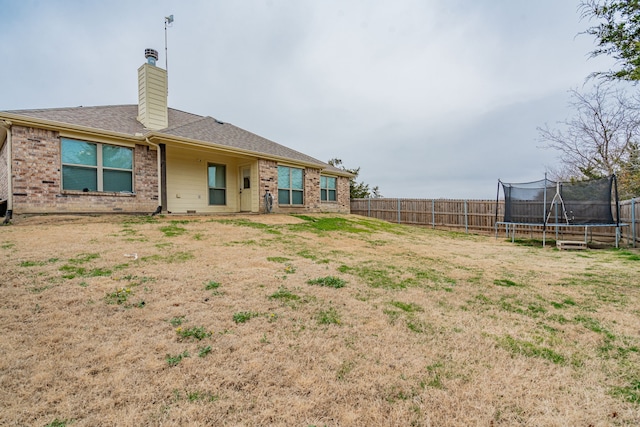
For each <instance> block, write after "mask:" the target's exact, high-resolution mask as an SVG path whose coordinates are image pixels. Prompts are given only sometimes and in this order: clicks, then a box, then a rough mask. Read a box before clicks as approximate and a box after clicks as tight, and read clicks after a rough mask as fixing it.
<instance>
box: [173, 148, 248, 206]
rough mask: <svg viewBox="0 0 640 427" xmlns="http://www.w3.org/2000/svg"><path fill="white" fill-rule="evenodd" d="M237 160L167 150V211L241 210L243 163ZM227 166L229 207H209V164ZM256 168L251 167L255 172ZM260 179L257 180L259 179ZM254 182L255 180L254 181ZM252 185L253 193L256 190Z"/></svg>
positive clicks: (210, 154)
mask: <svg viewBox="0 0 640 427" xmlns="http://www.w3.org/2000/svg"><path fill="white" fill-rule="evenodd" d="M238 160H239V159H236V158H234V157H229V156H223V155H216V154H215V153H212V152H208V151H199V150H191V149H185V148H180V149H177V148H175V147H167V205H168V206H167V210H168V211H169V212H172V213H187V211H196V213H232V212H238V211H239V209H240V200H239V196H240V194H239V190H240V187H239V182H240V178H239V177H238V170H239V169H238V167H239V164H240V162H241V163H246V160H240V162H239V161H238ZM209 163H215V164H219V165H225V166H226V174H227V175H226V185H227V194H226V195H227V204H226V206H209V189H208V185H207V165H208V164H209ZM254 169H257V168H254V167H252V176H253V170H254ZM256 180H257V178H256ZM254 182H255V181H254ZM253 188H255V187H254V186H253V185H252V192H253V191H255V190H254V189H253Z"/></svg>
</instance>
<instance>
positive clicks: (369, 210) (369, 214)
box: [367, 197, 371, 218]
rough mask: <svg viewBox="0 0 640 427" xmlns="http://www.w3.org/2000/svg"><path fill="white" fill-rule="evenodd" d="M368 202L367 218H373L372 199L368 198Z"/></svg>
mask: <svg viewBox="0 0 640 427" xmlns="http://www.w3.org/2000/svg"><path fill="white" fill-rule="evenodd" d="M367 201H368V202H369V207H368V208H367V216H368V217H369V218H371V197H367Z"/></svg>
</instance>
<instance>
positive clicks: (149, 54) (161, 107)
mask: <svg viewBox="0 0 640 427" xmlns="http://www.w3.org/2000/svg"><path fill="white" fill-rule="evenodd" d="M144 57H145V58H146V59H147V62H146V63H144V64H143V65H142V66H141V67H140V68H138V121H139V122H140V123H142V124H143V125H144V127H146V128H147V129H152V130H159V129H164V128H166V127H168V126H169V117H168V113H167V71H166V70H163V69H162V68H160V67H156V61H157V60H158V51H157V50H154V49H145V51H144Z"/></svg>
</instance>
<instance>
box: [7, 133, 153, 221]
mask: <svg viewBox="0 0 640 427" xmlns="http://www.w3.org/2000/svg"><path fill="white" fill-rule="evenodd" d="M12 135H13V137H12V146H13V158H12V168H13V211H14V214H22V213H110V212H130V213H143V212H149V213H150V212H153V211H154V210H155V208H156V207H157V206H158V204H159V202H158V173H157V171H158V168H157V160H156V159H157V157H156V155H157V154H156V151H152V150H150V149H149V147H147V146H144V145H136V146H135V149H134V171H133V175H134V183H133V186H134V191H135V194H133V195H131V194H119V193H110V192H87V193H83V192H79V191H63V190H62V172H61V164H60V139H59V136H58V133H57V132H55V131H49V130H44V129H36V128H27V127H22V126H13V128H12Z"/></svg>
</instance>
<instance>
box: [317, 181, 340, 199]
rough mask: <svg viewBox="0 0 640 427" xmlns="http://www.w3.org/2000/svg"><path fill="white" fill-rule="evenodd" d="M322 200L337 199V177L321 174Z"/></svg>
mask: <svg viewBox="0 0 640 427" xmlns="http://www.w3.org/2000/svg"><path fill="white" fill-rule="evenodd" d="M320 201H322V202H335V201H336V178H335V177H333V176H320Z"/></svg>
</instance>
